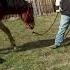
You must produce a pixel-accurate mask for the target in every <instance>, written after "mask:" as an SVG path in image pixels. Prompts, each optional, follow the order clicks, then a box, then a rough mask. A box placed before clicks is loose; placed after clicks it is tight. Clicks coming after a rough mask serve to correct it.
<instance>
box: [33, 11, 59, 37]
mask: <svg viewBox="0 0 70 70" xmlns="http://www.w3.org/2000/svg"><path fill="white" fill-rule="evenodd" d="M58 14H59V13H58V12H57V14H56V16H55V19H54V21H53V23H52V24H51V26H50V27H49V28H48V30H46V31H45V32H44V33H37V32H35V31H33V32H32V33H33V34H36V35H40V36H43V35H44V34H46V33H48V32H49V31H50V29H51V28H52V26H53V25H54V24H55V21H56V19H57V17H58Z"/></svg>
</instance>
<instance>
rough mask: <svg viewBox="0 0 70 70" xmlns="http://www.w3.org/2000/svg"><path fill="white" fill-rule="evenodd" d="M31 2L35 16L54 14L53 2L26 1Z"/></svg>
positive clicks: (47, 0)
mask: <svg viewBox="0 0 70 70" xmlns="http://www.w3.org/2000/svg"><path fill="white" fill-rule="evenodd" d="M27 1H29V2H32V4H33V8H34V14H35V15H45V14H47V13H51V12H54V0H27Z"/></svg>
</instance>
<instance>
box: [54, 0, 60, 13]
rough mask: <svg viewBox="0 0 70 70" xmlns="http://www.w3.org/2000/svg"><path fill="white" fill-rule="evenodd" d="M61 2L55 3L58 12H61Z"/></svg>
mask: <svg viewBox="0 0 70 70" xmlns="http://www.w3.org/2000/svg"><path fill="white" fill-rule="evenodd" d="M60 1H61V0H56V2H55V6H56V12H60Z"/></svg>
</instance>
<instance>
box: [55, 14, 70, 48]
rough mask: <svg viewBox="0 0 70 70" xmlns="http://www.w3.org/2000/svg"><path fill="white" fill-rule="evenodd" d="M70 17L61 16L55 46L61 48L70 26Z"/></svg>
mask: <svg viewBox="0 0 70 70" xmlns="http://www.w3.org/2000/svg"><path fill="white" fill-rule="evenodd" d="M69 21H70V17H69V16H65V15H61V21H60V25H59V30H58V33H57V35H56V38H55V46H56V47H57V46H60V45H61V44H62V42H63V40H64V34H65V32H66V30H67V28H68V26H69Z"/></svg>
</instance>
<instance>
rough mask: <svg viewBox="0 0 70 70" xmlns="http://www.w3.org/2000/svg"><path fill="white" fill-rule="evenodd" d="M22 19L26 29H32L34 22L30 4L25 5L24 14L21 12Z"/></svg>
mask: <svg viewBox="0 0 70 70" xmlns="http://www.w3.org/2000/svg"><path fill="white" fill-rule="evenodd" d="M22 19H23V20H24V22H25V23H26V27H27V28H30V29H33V28H34V25H35V22H34V13H33V6H32V3H27V7H26V9H24V12H22Z"/></svg>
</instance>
